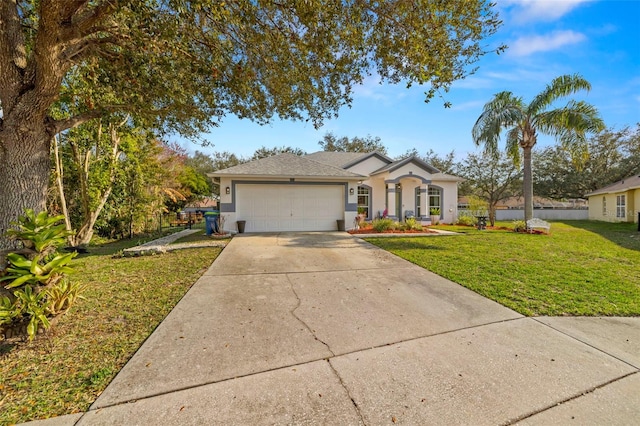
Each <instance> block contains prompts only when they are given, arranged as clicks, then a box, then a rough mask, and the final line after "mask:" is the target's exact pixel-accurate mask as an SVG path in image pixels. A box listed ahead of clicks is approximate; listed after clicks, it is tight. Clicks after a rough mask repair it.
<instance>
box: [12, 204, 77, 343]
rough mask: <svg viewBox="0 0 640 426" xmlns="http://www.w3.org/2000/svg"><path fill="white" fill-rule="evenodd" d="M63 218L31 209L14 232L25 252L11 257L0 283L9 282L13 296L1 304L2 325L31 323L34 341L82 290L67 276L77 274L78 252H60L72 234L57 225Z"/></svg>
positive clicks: (18, 223)
mask: <svg viewBox="0 0 640 426" xmlns="http://www.w3.org/2000/svg"><path fill="white" fill-rule="evenodd" d="M61 219H62V218H61V217H60V216H54V217H49V216H48V214H47V213H46V211H45V212H41V213H39V214H38V215H35V214H34V212H33V211H29V210H28V211H26V213H25V215H24V216H21V217H20V218H19V220H18V222H17V223H16V224H15V225H16V226H17V229H15V230H12V231H10V234H11V236H12V237H13V238H17V239H19V240H20V241H22V242H23V244H24V246H25V250H22V251H21V252H19V253H17V252H14V253H8V254H7V261H8V266H7V268H6V270H5V274H4V276H2V277H0V282H4V281H8V283H7V284H4V288H5V289H11V290H12V296H13V297H12V298H9V297H6V296H5V297H2V299H1V301H0V324H3V325H5V326H14V325H18V324H22V323H23V322H28V324H27V333H28V335H29V338H30V339H33V338H34V337H35V336H36V333H37V332H38V328H39V327H40V326H42V327H44V328H48V327H49V325H50V323H49V320H48V318H47V316H48V315H52V314H55V313H57V312H59V311H60V309H61V308H64V307H66V308H68V307H69V306H71V304H72V303H73V302H74V301H75V300H76V299H77V296H78V293H79V291H80V290H81V289H80V288H77V287H74V286H70V285H69V284H68V283H67V280H66V274H69V273H71V272H73V269H72V268H71V267H70V266H69V264H70V262H71V260H72V259H73V258H74V257H75V256H76V255H77V253H74V252H72V253H66V254H62V253H59V252H58V251H57V249H58V246H59V245H61V244H62V243H64V242H65V238H66V237H67V236H68V235H69V233H68V232H67V231H66V230H65V228H64V225H58V224H57V223H58V222H59V221H60V220H61ZM60 299H62V300H60ZM52 303H53V304H52Z"/></svg>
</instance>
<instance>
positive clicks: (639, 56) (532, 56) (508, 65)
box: [184, 0, 640, 158]
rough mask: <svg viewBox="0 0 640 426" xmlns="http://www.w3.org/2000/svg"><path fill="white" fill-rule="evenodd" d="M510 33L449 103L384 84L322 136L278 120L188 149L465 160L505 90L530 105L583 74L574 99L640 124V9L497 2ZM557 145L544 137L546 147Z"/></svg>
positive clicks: (573, 2) (609, 118)
mask: <svg viewBox="0 0 640 426" xmlns="http://www.w3.org/2000/svg"><path fill="white" fill-rule="evenodd" d="M496 7H497V8H498V10H499V13H500V18H501V19H502V21H503V25H502V27H500V29H499V30H498V32H497V34H496V35H494V36H493V38H492V39H490V40H487V44H488V45H489V46H493V47H495V46H497V45H499V44H500V43H505V44H507V45H508V46H509V49H507V51H506V52H505V53H504V54H501V55H495V54H488V55H486V56H484V57H483V58H482V59H481V60H480V62H479V64H478V66H479V67H480V68H479V70H478V71H477V72H476V74H474V75H472V76H470V77H468V78H466V79H465V80H461V81H457V82H455V83H454V84H453V86H452V89H451V91H450V92H449V93H447V94H445V100H447V101H449V102H451V103H452V104H453V106H452V107H451V108H448V109H445V108H444V107H443V101H442V100H440V99H438V98H435V99H433V100H432V101H431V102H430V103H425V102H424V98H425V97H424V92H425V89H424V87H422V88H421V87H419V86H414V87H413V88H411V89H406V87H405V86H404V85H396V86H393V85H381V84H379V81H378V79H377V78H376V77H371V78H368V79H367V80H366V81H365V83H364V84H363V85H362V86H358V87H356V88H355V93H354V100H353V104H352V107H351V108H346V107H345V108H343V109H341V110H340V112H339V117H338V118H337V119H334V120H330V121H327V122H325V124H324V126H322V127H321V128H320V129H318V130H316V129H315V128H314V127H313V125H311V124H308V123H303V122H291V121H279V120H274V121H273V123H272V124H270V125H265V126H260V125H257V124H254V123H252V122H250V121H246V120H238V119H236V118H235V117H227V118H226V119H225V120H224V122H223V123H222V125H221V126H220V127H218V128H215V129H213V130H212V131H211V133H210V134H207V135H205V136H204V137H205V139H207V140H208V141H209V142H211V144H212V146H209V147H204V148H203V147H200V146H198V145H195V144H192V143H185V144H184V146H185V148H187V149H188V150H190V151H195V150H196V149H198V150H200V151H203V152H205V153H211V152H213V151H230V152H233V153H235V154H237V155H242V156H250V155H251V154H253V152H254V151H255V150H256V149H258V148H259V147H261V146H266V147H268V148H271V147H274V146H283V145H284V146H292V147H297V148H301V149H303V150H305V151H307V152H314V151H318V150H319V149H320V147H319V146H318V141H320V140H321V139H322V137H323V136H324V134H325V133H327V132H333V133H334V134H335V135H336V136H339V137H340V136H348V137H354V136H366V135H371V136H379V137H380V138H381V140H382V143H383V144H384V145H385V146H386V147H387V149H388V151H389V155H390V156H391V157H395V156H398V155H401V154H403V153H405V152H406V151H407V150H409V149H411V148H416V149H417V150H418V152H419V153H421V154H423V153H426V152H427V151H428V150H429V149H433V150H434V151H435V152H437V153H439V154H446V153H448V152H450V151H451V150H455V152H456V155H457V157H458V158H463V157H464V156H466V154H467V153H468V152H474V151H476V150H477V148H476V147H475V145H474V143H473V141H472V139H471V128H472V127H473V124H474V123H475V120H476V119H477V118H478V116H479V115H480V113H481V112H482V107H483V105H484V104H485V103H486V102H487V101H488V100H489V99H491V97H492V96H493V95H494V94H496V93H498V92H500V91H503V90H509V91H512V92H514V94H516V95H520V96H523V97H524V100H525V101H526V102H528V101H530V100H531V99H532V97H533V96H534V95H535V94H537V93H538V92H539V91H541V90H542V89H543V88H544V87H545V86H546V85H547V84H548V83H549V82H550V81H551V80H552V79H553V78H554V77H557V76H559V75H563V74H574V73H579V74H581V75H582V76H583V77H585V78H586V79H587V80H588V81H589V82H591V85H592V90H591V91H590V92H589V93H585V94H581V95H579V96H577V97H576V98H579V99H584V100H586V101H587V102H590V103H592V104H593V105H595V106H596V107H597V108H598V109H599V111H600V113H601V115H602V118H603V119H604V121H605V123H606V124H607V127H610V128H614V129H621V128H623V127H625V126H635V124H636V123H640V0H600V1H585V0H497V6H496ZM552 143H553V139H550V138H546V137H541V138H539V139H538V144H539V145H540V146H545V145H549V144H552Z"/></svg>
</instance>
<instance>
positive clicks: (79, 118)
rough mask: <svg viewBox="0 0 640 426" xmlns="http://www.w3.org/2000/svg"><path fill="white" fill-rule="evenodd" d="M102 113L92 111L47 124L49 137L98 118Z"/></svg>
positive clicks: (101, 111) (100, 111) (95, 110)
mask: <svg viewBox="0 0 640 426" xmlns="http://www.w3.org/2000/svg"><path fill="white" fill-rule="evenodd" d="M103 113H104V111H103V110H97V109H92V110H91V111H87V112H83V113H82V114H78V115H76V116H74V117H71V118H67V119H65V120H56V121H52V122H51V123H49V125H48V126H47V127H48V130H49V133H50V134H51V135H55V134H58V133H60V132H62V131H64V130H68V129H73V128H74V127H78V126H79V125H81V124H82V123H86V122H87V121H89V120H93V119H94V118H98V117H100V116H101V115H102V114H103Z"/></svg>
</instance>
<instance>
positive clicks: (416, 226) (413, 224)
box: [405, 217, 422, 231]
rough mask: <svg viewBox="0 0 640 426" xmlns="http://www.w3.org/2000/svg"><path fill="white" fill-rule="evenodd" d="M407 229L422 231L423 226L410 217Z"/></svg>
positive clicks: (406, 224)
mask: <svg viewBox="0 0 640 426" xmlns="http://www.w3.org/2000/svg"><path fill="white" fill-rule="evenodd" d="M405 227H406V229H409V230H411V231H422V224H421V223H419V222H418V221H417V220H416V218H415V217H410V218H409V219H407V220H406V221H405Z"/></svg>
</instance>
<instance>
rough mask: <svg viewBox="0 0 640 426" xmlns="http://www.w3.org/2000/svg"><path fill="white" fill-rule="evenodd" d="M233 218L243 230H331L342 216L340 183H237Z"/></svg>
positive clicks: (342, 200)
mask: <svg viewBox="0 0 640 426" xmlns="http://www.w3.org/2000/svg"><path fill="white" fill-rule="evenodd" d="M235 194H236V206H235V207H236V219H237V220H245V221H246V225H245V232H278V231H335V230H336V229H337V225H336V219H342V218H343V217H344V208H345V206H344V200H345V194H344V184H341V185H338V184H334V185H331V184H322V183H315V182H313V183H312V182H306V183H305V182H301V183H291V184H241V183H238V184H237V185H236V188H235Z"/></svg>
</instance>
